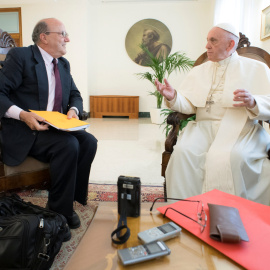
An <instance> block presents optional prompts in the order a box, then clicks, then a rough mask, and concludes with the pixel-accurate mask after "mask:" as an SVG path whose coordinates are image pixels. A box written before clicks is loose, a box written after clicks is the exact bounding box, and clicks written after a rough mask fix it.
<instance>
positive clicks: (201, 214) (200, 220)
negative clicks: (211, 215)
mask: <svg viewBox="0 0 270 270" xmlns="http://www.w3.org/2000/svg"><path fill="white" fill-rule="evenodd" d="M162 199H163V200H167V199H168V200H176V201H185V202H195V203H198V205H197V220H195V219H193V218H191V217H189V216H187V215H186V214H184V213H181V212H179V211H178V210H176V209H174V208H172V207H168V208H167V209H166V210H165V212H164V214H163V217H166V213H167V212H168V211H175V212H177V213H178V214H180V215H182V216H184V217H186V218H188V219H190V220H192V221H194V222H196V223H197V224H199V225H200V227H201V233H202V232H203V231H204V228H205V227H206V221H207V215H206V213H205V211H204V209H203V203H202V201H192V200H184V199H175V198H165V197H161V198H156V199H155V200H154V201H153V204H152V206H151V208H150V211H152V210H153V207H154V205H155V203H156V201H157V200H162Z"/></svg>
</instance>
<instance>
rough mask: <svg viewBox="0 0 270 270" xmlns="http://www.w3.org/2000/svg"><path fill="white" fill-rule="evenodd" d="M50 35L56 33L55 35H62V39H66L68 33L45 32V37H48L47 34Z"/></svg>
mask: <svg viewBox="0 0 270 270" xmlns="http://www.w3.org/2000/svg"><path fill="white" fill-rule="evenodd" d="M50 33H56V34H58V35H62V36H63V37H64V38H66V37H68V33H67V32H65V31H62V32H53V31H47V32H45V35H48V34H50Z"/></svg>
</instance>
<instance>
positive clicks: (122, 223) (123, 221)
mask: <svg viewBox="0 0 270 270" xmlns="http://www.w3.org/2000/svg"><path fill="white" fill-rule="evenodd" d="M121 200H122V203H121V205H122V206H123V207H122V208H121V215H120V218H119V222H118V225H117V229H116V230H114V231H113V232H112V233H111V238H112V242H113V243H114V244H116V245H121V244H124V243H125V242H126V241H127V240H128V238H129V237H130V229H129V227H128V226H127V211H126V205H127V203H126V202H127V193H126V192H124V193H123V197H122V198H121ZM124 229H126V232H125V233H124V234H123V235H121V233H120V232H121V231H122V230H124ZM115 234H116V236H117V238H118V240H116V239H114V238H113V237H114V235H115Z"/></svg>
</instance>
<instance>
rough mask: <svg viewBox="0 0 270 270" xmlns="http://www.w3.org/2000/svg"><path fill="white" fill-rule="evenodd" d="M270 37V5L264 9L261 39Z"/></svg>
mask: <svg viewBox="0 0 270 270" xmlns="http://www.w3.org/2000/svg"><path fill="white" fill-rule="evenodd" d="M268 38H270V6H268V7H266V8H265V9H263V10H262V18H261V40H266V39H268Z"/></svg>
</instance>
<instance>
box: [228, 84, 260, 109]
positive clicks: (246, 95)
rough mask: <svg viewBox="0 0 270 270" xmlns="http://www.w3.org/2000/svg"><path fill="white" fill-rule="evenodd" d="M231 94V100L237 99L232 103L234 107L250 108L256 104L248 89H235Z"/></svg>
mask: <svg viewBox="0 0 270 270" xmlns="http://www.w3.org/2000/svg"><path fill="white" fill-rule="evenodd" d="M233 94H234V98H233V100H234V101H238V103H236V104H233V106H234V107H247V108H249V109H252V108H254V107H255V106H256V101H255V99H254V97H253V96H252V95H251V93H250V92H249V91H247V90H245V89H237V90H235V91H234V92H233Z"/></svg>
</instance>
